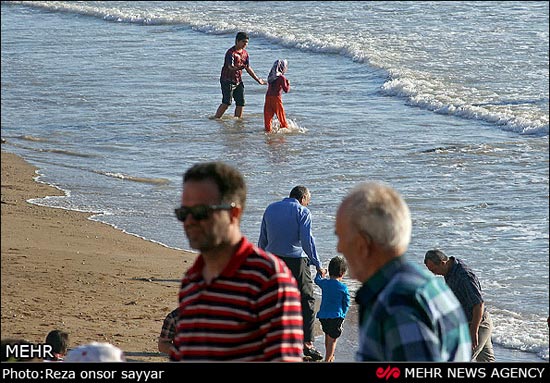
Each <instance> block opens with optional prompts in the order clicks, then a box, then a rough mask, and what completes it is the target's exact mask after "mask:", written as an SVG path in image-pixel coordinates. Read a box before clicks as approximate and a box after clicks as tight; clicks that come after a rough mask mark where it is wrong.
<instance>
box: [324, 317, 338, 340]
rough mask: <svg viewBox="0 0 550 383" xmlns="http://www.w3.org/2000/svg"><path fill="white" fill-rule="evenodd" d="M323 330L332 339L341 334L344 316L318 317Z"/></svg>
mask: <svg viewBox="0 0 550 383" xmlns="http://www.w3.org/2000/svg"><path fill="white" fill-rule="evenodd" d="M319 322H321V327H322V328H323V332H324V333H325V334H327V335H328V336H330V337H331V338H333V339H336V338H338V337H339V336H340V335H342V330H343V328H344V318H322V319H321V318H319Z"/></svg>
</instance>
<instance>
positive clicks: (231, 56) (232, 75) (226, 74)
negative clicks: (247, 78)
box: [220, 46, 250, 84]
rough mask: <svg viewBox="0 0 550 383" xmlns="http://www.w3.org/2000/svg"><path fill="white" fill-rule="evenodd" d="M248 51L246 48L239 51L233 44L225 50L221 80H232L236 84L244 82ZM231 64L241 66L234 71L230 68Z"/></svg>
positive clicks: (247, 64)
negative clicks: (243, 75)
mask: <svg viewBox="0 0 550 383" xmlns="http://www.w3.org/2000/svg"><path fill="white" fill-rule="evenodd" d="M249 65H250V64H249V61H248V52H247V51H246V49H241V50H240V51H237V50H236V48H235V46H232V47H231V48H229V49H228V50H227V52H225V59H224V62H223V67H222V73H221V76H220V80H223V81H231V82H233V83H235V84H240V83H241V82H242V73H243V69H244V68H245V67H248V66H249ZM231 66H234V67H237V68H239V69H238V70H236V71H232V70H230V69H229V68H230V67H231Z"/></svg>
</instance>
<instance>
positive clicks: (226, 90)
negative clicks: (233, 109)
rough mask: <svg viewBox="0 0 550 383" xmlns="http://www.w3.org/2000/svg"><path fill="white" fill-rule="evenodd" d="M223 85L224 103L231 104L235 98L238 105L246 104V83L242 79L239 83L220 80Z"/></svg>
mask: <svg viewBox="0 0 550 383" xmlns="http://www.w3.org/2000/svg"><path fill="white" fill-rule="evenodd" d="M220 84H221V86H222V104H225V105H231V100H232V99H234V100H235V103H236V104H237V106H244V83H243V82H242V81H241V82H240V83H239V85H235V83H233V82H231V81H225V80H220Z"/></svg>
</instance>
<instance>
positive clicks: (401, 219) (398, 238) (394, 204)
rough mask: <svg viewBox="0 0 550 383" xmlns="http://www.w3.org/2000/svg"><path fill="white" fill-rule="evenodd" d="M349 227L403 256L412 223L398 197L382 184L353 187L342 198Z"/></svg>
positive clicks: (408, 212) (408, 240) (369, 182)
mask: <svg viewBox="0 0 550 383" xmlns="http://www.w3.org/2000/svg"><path fill="white" fill-rule="evenodd" d="M344 202H346V205H345V208H346V209H347V212H348V214H349V217H350V221H351V224H352V225H353V226H355V227H356V228H357V229H358V230H359V231H361V232H363V233H365V234H367V235H369V236H370V237H371V238H372V240H373V241H374V242H376V243H377V244H379V245H381V246H383V247H384V248H386V249H393V250H396V251H398V252H399V253H401V254H403V253H404V252H405V251H406V250H407V248H408V246H409V243H410V240H411V231H412V221H411V214H410V211H409V207H408V206H407V204H406V202H405V200H404V199H403V198H402V197H401V195H400V194H399V193H398V192H397V191H396V190H394V189H393V188H391V187H390V186H388V185H385V184H383V183H381V182H375V181H368V182H362V183H360V184H358V185H357V186H355V187H354V188H353V189H352V190H351V191H350V192H349V194H348V195H347V196H346V197H345V199H344Z"/></svg>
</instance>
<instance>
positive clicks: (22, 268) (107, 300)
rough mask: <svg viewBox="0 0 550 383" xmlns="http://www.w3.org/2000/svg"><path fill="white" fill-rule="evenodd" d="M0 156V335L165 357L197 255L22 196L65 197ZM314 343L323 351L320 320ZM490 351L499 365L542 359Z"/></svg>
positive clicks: (344, 344) (14, 158) (350, 353)
mask: <svg viewBox="0 0 550 383" xmlns="http://www.w3.org/2000/svg"><path fill="white" fill-rule="evenodd" d="M1 154H2V155H1V172H2V173H1V190H2V193H1V202H2V209H1V219H2V220H1V224H2V225H1V226H2V227H1V236H2V244H1V273H2V282H1V290H2V291H1V304H2V321H1V331H2V338H3V339H6V338H19V339H25V340H28V341H30V342H33V343H42V342H43V341H44V338H45V337H46V335H47V333H48V332H49V331H51V330H54V329H59V330H63V331H65V332H67V333H68V334H69V348H73V347H76V346H78V345H80V344H84V343H88V342H91V341H100V342H109V343H112V344H113V345H115V346H117V347H120V348H121V349H122V350H124V352H125V354H126V357H127V360H128V361H129V362H166V361H168V358H167V356H166V355H164V354H162V353H160V352H159V351H158V349H157V337H158V335H159V333H160V330H161V327H162V323H163V320H164V317H165V316H166V314H168V313H169V312H170V311H172V309H173V308H174V307H175V305H176V304H177V292H178V289H179V281H180V278H181V276H182V274H183V272H184V271H185V270H186V269H187V268H188V267H189V266H191V264H192V262H193V260H194V259H195V256H196V254H195V253H192V252H189V251H185V250H176V249H173V248H170V247H166V246H165V245H163V244H160V243H155V242H152V241H148V240H146V239H144V238H142V237H138V236H134V235H132V234H129V233H126V232H123V231H122V230H119V229H117V228H115V227H113V226H111V225H109V224H106V223H102V222H98V221H93V220H90V219H89V217H90V216H92V215H93V214H92V213H84V212H78V211H73V210H65V209H60V208H53V207H45V206H40V205H35V204H31V203H29V202H27V200H29V199H33V198H42V197H45V196H56V195H64V193H63V191H61V190H60V189H57V188H55V187H54V186H50V185H47V184H44V183H41V182H39V181H36V180H35V178H36V176H37V174H36V170H37V168H36V167H35V166H33V165H31V164H29V163H28V162H27V161H25V160H24V159H22V158H21V157H20V156H18V155H16V154H13V153H8V152H5V151H3V150H2V152H1ZM182 235H184V234H183V232H182ZM319 303H320V297H317V304H319ZM351 311H352V312H350V315H349V318H347V320H346V322H347V326H346V327H348V328H347V329H346V330H345V332H344V334H343V337H342V339H341V340H340V342H339V344H338V346H337V348H336V356H337V361H340V362H352V361H353V358H354V350H353V349H350V346H351V344H350V342H351V341H352V339H350V338H353V337H354V336H353V335H352V334H355V331H356V329H355V326H357V318H356V316H357V313H356V312H354V308H353V307H352V310H351ZM350 326H351V328H350ZM315 345H316V347H317V348H318V349H319V350H320V351H322V352H324V339H323V335H322V332H321V330H320V328H319V325H318V323H316V338H315ZM494 347H495V354H496V356H497V361H498V362H518V361H519V362H535V361H544V360H543V359H540V358H538V357H537V356H536V355H534V354H532V353H528V352H524V351H520V350H514V349H508V348H505V347H502V346H500V345H498V344H494Z"/></svg>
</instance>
